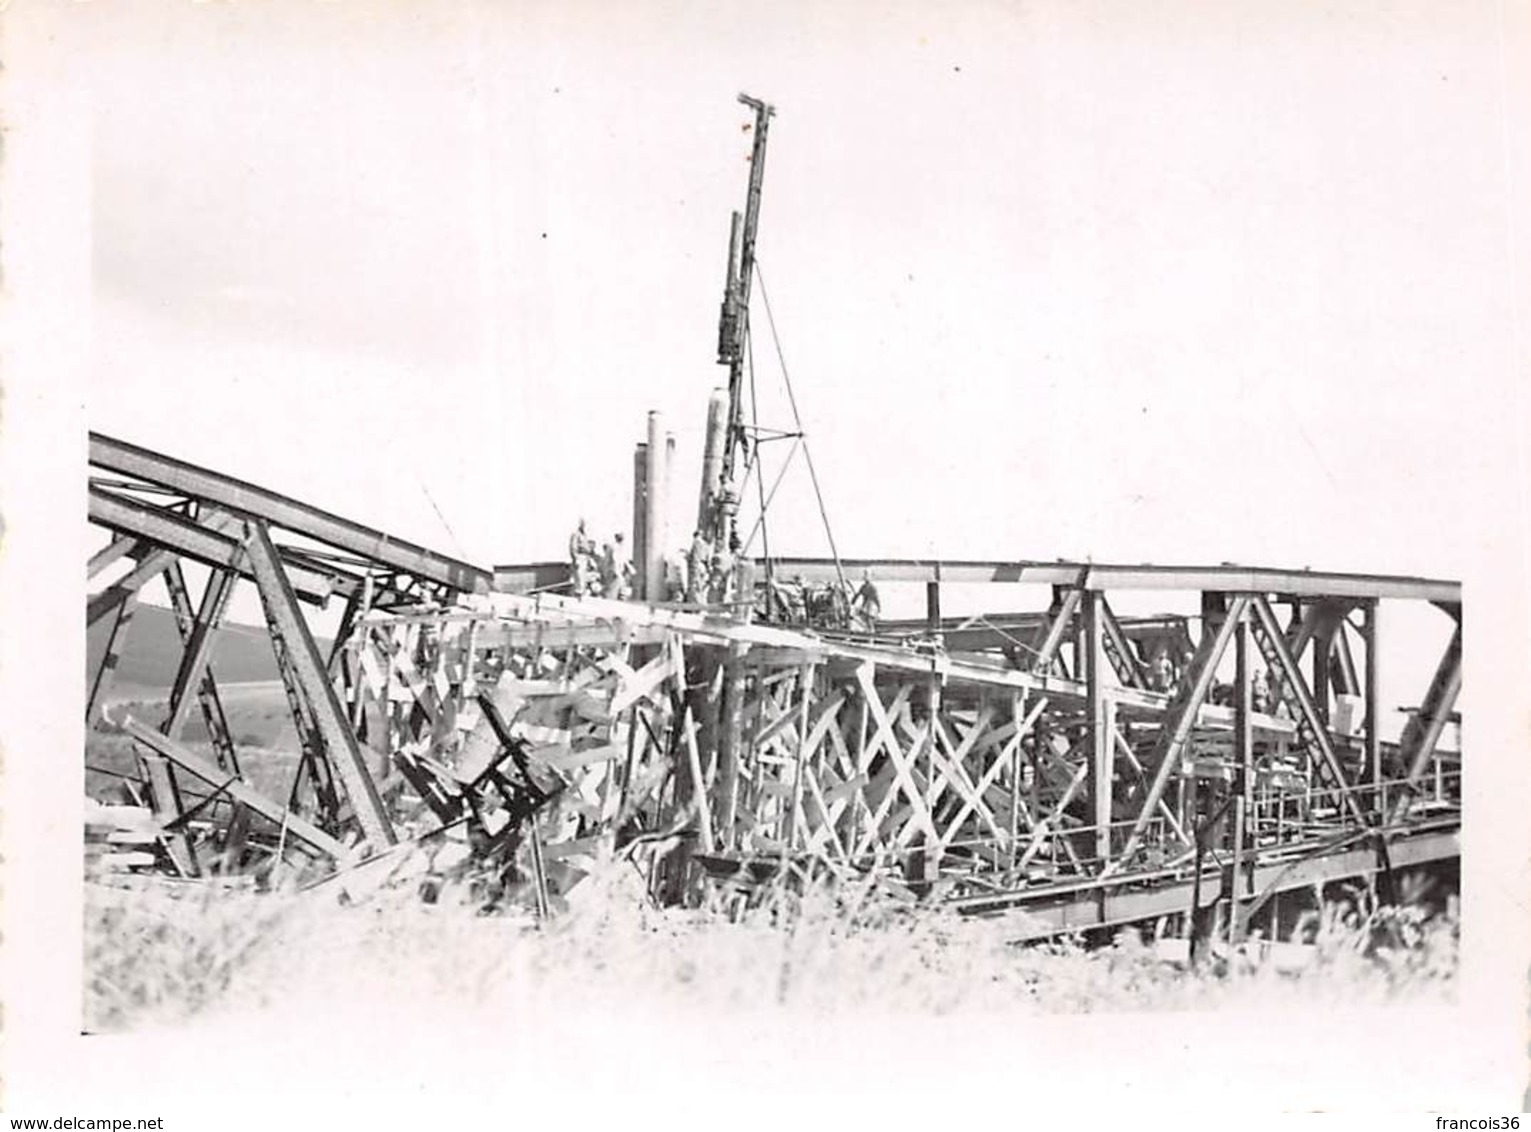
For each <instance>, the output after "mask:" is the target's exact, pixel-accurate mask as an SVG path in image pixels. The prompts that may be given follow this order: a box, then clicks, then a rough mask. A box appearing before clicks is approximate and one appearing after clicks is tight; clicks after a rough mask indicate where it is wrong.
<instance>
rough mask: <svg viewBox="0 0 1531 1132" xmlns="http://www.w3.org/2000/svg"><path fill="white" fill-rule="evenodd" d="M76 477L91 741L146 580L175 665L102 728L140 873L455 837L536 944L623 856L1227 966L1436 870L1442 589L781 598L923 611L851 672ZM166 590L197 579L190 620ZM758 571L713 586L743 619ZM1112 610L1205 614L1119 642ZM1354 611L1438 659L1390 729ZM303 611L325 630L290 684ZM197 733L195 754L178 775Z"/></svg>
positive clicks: (843, 642) (1003, 568)
mask: <svg viewBox="0 0 1531 1132" xmlns="http://www.w3.org/2000/svg"><path fill="white" fill-rule="evenodd" d="M90 464H91V482H90V491H89V500H90V521H91V523H92V524H93V525H94V526H95V527H97V528H99V529H100V530H101V531H103V532H104V533H105V535H106V536H107V542H106V545H105V546H104V547H103V548H102V549H101V550H100V551H99V552H97V553H96V554H94V555H93V556H92V557H91V558H90V560H89V564H88V574H89V576H90V577H91V578H92V579H97V581H96V582H95V583H94V584H95V587H96V589H95V592H93V593H91V594H90V595H89V596H88V597H87V600H86V619H87V623H88V624H89V625H91V626H95V625H98V624H102V629H101V630H100V631H101V633H102V635H103V637H104V641H105V643H104V647H103V648H102V649H101V650H100V651H101V655H100V657H99V660H98V661H97V662H96V663H95V664H94V666H93V668H92V670H91V671H90V672H89V673H87V697H86V701H87V702H86V715H87V720H88V721H92V722H93V721H98V720H100V719H101V718H102V713H103V708H104V706H105V705H106V703H107V699H108V696H109V694H110V688H111V681H112V677H113V672H114V669H115V668H116V665H117V662H118V659H119V657H120V655H121V653H122V649H123V647H124V643H125V640H126V637H127V634H128V632H129V628H130V625H131V623H132V617H133V613H134V610H135V608H136V606H137V603H138V600H139V596H140V594H141V591H142V590H143V588H144V586H145V585H147V584H148V583H149V582H150V581H151V580H153V579H156V578H161V579H163V582H164V585H165V587H166V589H167V591H168V594H169V597H170V601H171V604H172V607H173V610H174V614H175V617H176V621H177V624H178V626H179V630H180V634H181V639H182V642H183V653H182V656H181V660H180V664H179V668H178V671H177V673H176V675H175V678H174V681H173V683H172V684H171V686H170V687H169V688H168V689H166V706H165V710H164V712H163V716H162V718H157V719H135V718H126V719H118V720H116V721H115V722H116V723H117V724H118V725H119V726H120V727H121V728H122V729H123V730H124V731H125V732H126V733H127V734H128V735H130V736H131V739H132V742H133V745H134V749H135V752H136V755H137V768H136V773H133V774H130V775H129V776H128V778H127V779H126V780H125V781H123V782H122V783H121V790H122V797H121V799H120V800H121V801H124V802H128V803H131V804H132V805H133V806H135V807H141V808H142V810H146V811H148V812H149V814H150V815H151V817H150V820H149V823H148V824H149V829H150V837H149V846H148V847H149V849H150V852H149V853H147V854H145V855H144V856H143V857H141V858H139V860H140V861H141V866H135V867H143V868H147V869H149V870H151V871H155V872H158V873H162V874H168V875H171V876H176V877H183V878H218V877H227V876H243V877H249V876H256V877H262V878H267V879H270V878H273V877H275V876H277V875H279V874H281V873H284V872H293V871H296V872H297V873H298V874H299V875H302V876H305V877H309V878H320V877H325V876H333V875H338V874H343V873H345V872H346V871H347V870H353V869H355V868H357V867H358V866H359V865H361V864H362V863H364V862H369V861H382V860H386V859H388V858H390V857H392V856H395V855H397V854H398V853H399V852H400V849H401V848H402V847H403V846H406V845H408V844H411V843H417V842H419V843H429V842H430V841H432V839H440V838H444V837H449V836H461V837H463V838H465V840H466V842H467V844H468V846H469V849H470V851H471V854H472V856H473V858H474V859H475V860H479V861H483V862H499V864H498V866H497V867H498V868H499V870H500V873H501V875H502V876H504V877H505V878H507V881H508V882H515V883H521V884H523V885H524V889H523V890H524V891H528V892H530V893H532V894H533V896H534V897H535V900H536V903H537V906H538V908H539V909H540V910H544V911H545V910H546V909H547V908H548V907H550V905H551V904H552V903H556V898H557V897H558V896H559V895H560V894H562V893H564V892H567V891H569V890H570V889H571V888H572V887H573V886H574V885H576V884H577V883H578V882H579V880H580V879H581V878H582V877H583V876H585V875H586V874H587V873H588V872H589V870H591V869H592V868H593V867H595V862H597V861H598V860H601V859H602V858H606V857H609V856H610V855H611V854H613V853H614V852H617V851H620V850H621V849H622V848H623V847H624V846H628V847H630V846H631V845H633V844H635V843H638V842H646V843H649V844H652V845H655V846H657V847H658V850H659V852H658V854H657V856H656V857H655V860H654V864H653V867H652V868H651V870H650V873H649V879H650V883H651V889H652V892H653V894H654V895H655V896H656V897H657V898H658V899H660V900H662V901H666V902H672V903H681V902H695V901H698V900H701V899H705V898H707V896H708V894H709V893H716V892H717V891H719V890H729V891H739V892H742V893H747V892H748V891H749V890H750V888H751V886H753V885H757V884H758V883H760V881H761V879H762V878H769V877H772V876H780V875H784V874H787V873H793V872H798V873H811V872H813V871H815V870H819V871H826V872H829V873H833V874H837V875H842V876H867V875H873V876H876V877H878V878H879V879H880V880H881V882H882V883H883V884H885V885H886V886H887V887H888V888H889V890H891V891H895V892H899V893H903V894H905V895H907V896H908V897H909V898H910V899H911V900H923V901H927V902H930V903H939V904H943V905H948V906H953V907H956V908H958V909H961V910H963V911H966V912H972V913H987V912H1006V913H1007V914H1010V915H1012V917H1013V918H1014V922H1015V932H1016V935H1017V937H1018V938H1028V937H1041V936H1046V935H1049V934H1056V933H1059V932H1063V931H1071V930H1078V929H1087V928H1093V927H1101V926H1106V925H1112V924H1121V923H1129V922H1134V921H1143V920H1148V919H1151V918H1154V917H1160V916H1165V915H1180V914H1184V913H1186V912H1187V911H1188V910H1189V909H1190V908H1191V905H1192V904H1193V902H1194V904H1195V906H1196V910H1197V912H1201V911H1203V910H1205V909H1207V908H1221V909H1222V912H1223V916H1224V922H1225V924H1226V925H1227V927H1228V929H1229V930H1230V931H1231V932H1232V933H1235V934H1237V933H1239V932H1241V931H1243V930H1244V929H1245V928H1247V926H1248V925H1249V923H1250V921H1251V920H1252V918H1253V917H1254V916H1256V915H1257V914H1258V913H1259V912H1260V910H1261V909H1262V908H1263V907H1265V906H1266V905H1267V903H1268V901H1269V900H1270V898H1271V897H1272V896H1273V895H1275V894H1277V893H1280V892H1282V891H1285V890H1288V889H1294V888H1303V887H1310V886H1312V885H1314V884H1320V883H1324V882H1327V881H1334V880H1339V879H1342V878H1347V877H1355V876H1361V875H1367V874H1372V873H1379V872H1388V871H1390V870H1394V869H1401V868H1409V867H1414V866H1419V865H1425V864H1429V863H1431V862H1442V861H1450V860H1452V859H1454V858H1456V857H1457V855H1458V831H1459V828H1460V807H1461V750H1460V742H1459V741H1458V742H1453V741H1451V737H1452V736H1453V735H1454V734H1455V732H1456V724H1457V717H1456V716H1455V714H1454V708H1455V701H1456V697H1457V694H1458V691H1459V689H1460V685H1461V591H1460V586H1459V585H1458V584H1457V583H1455V582H1448V581H1438V580H1431V579H1424V578H1402V577H1381V576H1372V575H1356V574H1332V573H1320V572H1311V571H1307V570H1302V571H1290V570H1273V569H1261V568H1248V567H1233V566H1225V567H1216V568H1203V567H1189V568H1187V567H1158V566H1113V565H1102V564H1091V563H1061V562H1050V563H1043V562H1026V561H1019V562H918V561H893V560H884V559H858V560H844V559H842V560H840V561H838V562H834V561H828V560H813V559H799V560H792V561H777V562H775V563H774V568H775V570H776V571H777V572H778V573H779V574H789V575H797V576H800V577H802V578H804V579H807V580H809V581H814V580H824V581H828V580H831V579H834V578H843V577H844V575H845V573H847V572H850V573H854V575H855V576H856V577H858V578H859V577H862V576H865V577H868V578H871V579H873V580H874V581H875V582H880V583H884V584H889V585H892V584H898V583H905V584H907V583H922V584H923V585H924V587H925V591H926V617H925V618H924V619H922V620H918V621H910V622H900V623H884V624H881V625H879V626H878V627H877V631H876V632H875V633H864V634H861V635H859V636H853V635H851V634H849V633H834V632H826V631H815V630H813V629H810V628H808V627H805V626H802V625H786V624H779V623H770V622H762V621H760V620H759V619H757V618H756V617H755V615H754V613H753V611H752V609H751V604H752V603H750V602H747V601H746V602H735V603H732V604H721V603H719V604H716V605H710V606H704V607H701V608H697V607H694V606H681V605H674V604H667V603H665V602H656V601H615V600H606V599H601V598H591V597H580V596H571V595H570V594H569V593H568V592H567V590H568V587H569V581H570V569H569V566H568V565H567V564H565V563H561V562H555V563H536V564H529V565H519V566H501V567H494V568H488V567H482V566H476V565H473V564H470V563H466V562H462V561H459V560H457V559H455V558H452V557H450V556H447V555H443V554H439V553H437V552H434V551H431V550H429V549H427V548H424V547H420V546H416V545H414V544H412V543H410V542H407V541H404V540H401V539H397V538H393V537H391V536H388V535H386V534H384V533H382V532H380V531H376V530H372V529H369V528H367V527H364V526H362V525H360V524H357V523H353V522H350V521H348V520H346V519H343V518H341V517H339V516H337V515H334V514H331V513H329V512H326V511H323V510H320V509H318V508H315V507H312V506H309V505H307V504H304V503H301V502H299V501H297V500H294V499H290V498H287V497H285V496H282V495H279V494H277V493H275V492H271V491H268V490H265V489H263V488H260V487H257V486H254V485H252V484H249V483H245V482H242V481H240V480H237V479H233V478H231V477H229V476H225V475H221V474H219V473H217V472H214V471H210V470H207V469H204V468H199V467H195V466H192V465H190V464H186V463H183V462H181V461H178V460H175V459H172V458H170V457H168V456H164V455H161V454H159V453H155V452H151V451H148V450H146V449H143V448H138V447H135V446H133V445H130V444H126V443H124V442H122V441H119V440H114V439H112V438H110V437H106V436H102V435H98V434H92V435H91V438H90ZM188 564H196V565H197V566H198V567H201V568H205V570H206V573H207V582H206V585H205V587H204V588H203V589H202V592H201V593H200V594H193V592H192V590H191V587H190V586H189V584H188V575H187V569H186V567H187V566H188ZM763 565H764V564H763V563H753V564H752V563H749V562H745V563H742V564H741V576H742V577H743V578H744V579H746V582H745V583H744V584H746V585H752V584H753V583H750V582H748V579H749V577H750V575H751V567H752V566H753V567H760V566H763ZM198 573H199V574H200V573H201V571H200V570H199V571H198ZM108 579H109V580H108ZM980 583H981V584H982V585H983V586H984V587H986V588H985V590H984V592H985V593H987V594H992V595H993V601H992V603H991V604H990V605H989V608H990V609H991V610H993V612H989V613H986V614H984V615H982V616H977V617H967V618H951V617H943V616H942V614H941V597H942V593H943V587H950V586H952V585H957V584H961V585H964V586H970V585H976V584H980ZM240 586H253V587H254V589H255V591H256V593H257V594H258V595H259V599H260V604H261V608H262V610H263V611H264V615H265V620H266V629H267V631H268V635H269V639H270V643H271V647H272V652H273V658H274V660H275V663H276V668H277V671H278V673H279V674H280V676H281V681H282V686H283V689H284V691H285V693H286V699H287V705H288V709H289V711H290V713H291V716H292V719H293V722H294V725H295V727H296V734H297V736H298V739H297V744H296V745H297V749H296V750H294V751H293V752H292V756H293V757H292V758H291V760H290V766H291V775H290V781H289V784H288V788H287V789H286V790H285V791H283V792H282V793H281V794H277V793H273V792H272V791H270V790H269V789H268V790H266V791H262V790H260V789H258V788H257V787H256V786H255V784H254V783H253V782H252V781H250V779H249V777H248V776H247V775H245V774H243V773H242V772H241V768H240V756H241V749H240V746H239V744H237V743H236V742H235V741H234V739H233V738H232V736H231V734H230V728H229V725H228V722H227V719H226V716H225V712H224V708H223V705H222V701H221V699H220V688H219V682H218V679H217V676H216V674H215V671H214V669H215V665H214V664H213V663H212V659H211V654H212V645H213V642H214V640H215V637H216V633H217V630H218V627H219V626H220V625H221V624H222V622H223V619H224V615H225V611H226V609H227V607H228V603H229V599H230V596H231V594H232V593H233V592H234V591H235V590H236V588H237V587H240ZM1135 591H1142V592H1147V593H1153V594H1155V595H1156V596H1163V597H1164V598H1165V599H1166V602H1169V601H1170V599H1172V598H1178V599H1180V600H1181V601H1182V602H1184V600H1185V599H1186V598H1187V597H1190V598H1193V599H1194V601H1195V603H1196V609H1197V610H1198V611H1197V612H1196V613H1193V614H1185V613H1178V614H1177V613H1171V614H1160V615H1155V616H1149V617H1143V616H1128V615H1126V614H1125V613H1124V614H1121V615H1119V614H1118V609H1117V607H1118V605H1122V606H1123V607H1124V608H1125V606H1126V605H1127V604H1130V603H1131V602H1132V601H1133V600H1136V601H1138V602H1141V600H1142V597H1141V594H1140V595H1139V596H1138V597H1137V598H1136V599H1130V598H1129V597H1128V596H1127V595H1131V594H1133V593H1134V592H1135ZM1382 601H1389V602H1392V601H1399V602H1412V603H1421V604H1424V605H1427V606H1428V607H1430V608H1432V609H1433V610H1435V611H1436V612H1437V613H1438V615H1439V616H1440V617H1442V618H1445V619H1446V620H1447V623H1448V626H1449V630H1450V639H1449V643H1448V644H1447V646H1446V648H1445V651H1444V653H1443V655H1442V656H1441V657H1440V660H1439V663H1438V664H1437V665H1436V668H1435V674H1434V677H1433V678H1432V679H1431V681H1430V682H1429V685H1428V686H1427V687H1426V688H1424V689H1422V690H1421V694H1420V696H1419V698H1418V700H1417V705H1418V706H1417V707H1414V708H1412V709H1410V710H1408V711H1407V713H1406V714H1404V715H1403V716H1401V717H1400V716H1396V714H1395V713H1384V712H1383V710H1382V705H1381V703H1380V702H1379V688H1378V671H1379V668H1380V662H1379V656H1380V655H1382V653H1383V652H1384V633H1385V631H1386V630H1387V628H1388V622H1386V621H1384V620H1382V619H1379V616H1378V607H1379V603H1380V602H1382ZM326 608H328V609H330V610H332V611H333V610H337V609H338V611H339V613H340V621H339V629H338V632H336V633H335V634H334V635H333V639H332V643H330V644H329V647H327V648H323V649H321V647H320V643H319V642H320V640H321V637H320V636H319V635H318V634H316V633H315V631H314V624H315V621H314V619H315V617H316V616H317V615H318V613H319V611H322V610H325V609H326ZM328 616H330V617H333V612H332V613H331V614H329V615H328ZM1165 658H1173V661H1172V663H1166V661H1165ZM193 712H195V713H197V714H198V715H199V716H200V718H201V720H202V721H203V723H204V724H205V726H206V732H207V735H208V740H207V742H206V743H205V744H202V743H198V744H192V743H190V742H188V741H187V740H186V739H185V732H186V729H187V725H188V722H189V721H190V720H191V718H192V714H193ZM1389 718H1397V719H1399V721H1400V722H1401V723H1402V726H1401V727H1400V728H1398V729H1397V732H1396V733H1390V732H1389V727H1388V726H1387V719H1389ZM1192 918H1193V919H1194V917H1192Z"/></svg>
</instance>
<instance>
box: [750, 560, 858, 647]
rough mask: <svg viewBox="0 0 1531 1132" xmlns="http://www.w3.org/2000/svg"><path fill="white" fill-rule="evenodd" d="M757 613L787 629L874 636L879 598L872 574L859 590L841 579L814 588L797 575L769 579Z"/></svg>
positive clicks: (759, 598) (758, 603)
mask: <svg viewBox="0 0 1531 1132" xmlns="http://www.w3.org/2000/svg"><path fill="white" fill-rule="evenodd" d="M756 612H757V613H758V614H759V615H760V616H761V617H763V618H765V619H767V620H772V621H776V622H779V623H784V624H789V625H806V626H809V627H811V628H815V629H838V630H849V631H851V632H860V633H875V632H876V631H877V619H878V618H879V617H880V616H881V615H882V597H881V595H880V594H879V593H878V592H877V586H876V584H875V583H874V582H873V581H872V576H871V574H863V575H862V580H861V585H860V587H859V588H857V587H854V586H852V584H851V582H850V581H849V580H848V579H844V578H842V579H840V580H838V581H834V582H827V583H825V584H824V585H822V586H815V585H811V584H809V583H808V582H807V581H806V580H805V579H804V578H803V576H802V575H801V574H798V575H795V576H794V577H793V578H792V579H791V580H789V581H785V582H784V581H782V580H780V579H778V578H773V579H771V582H770V584H769V586H768V587H766V588H764V589H763V591H762V593H761V594H760V595H759V597H758V599H757V603H756Z"/></svg>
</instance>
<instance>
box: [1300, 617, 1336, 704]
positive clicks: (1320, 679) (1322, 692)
mask: <svg viewBox="0 0 1531 1132" xmlns="http://www.w3.org/2000/svg"><path fill="white" fill-rule="evenodd" d="M1319 606H1320V608H1321V610H1322V612H1321V613H1320V614H1319V624H1318V630H1317V632H1316V633H1315V634H1314V639H1313V683H1312V687H1313V706H1314V708H1316V709H1317V711H1318V718H1319V720H1320V721H1321V723H1322V724H1323V726H1324V728H1325V729H1327V728H1328V727H1329V719H1330V713H1329V701H1330V693H1331V692H1332V691H1333V687H1332V680H1331V676H1330V669H1331V665H1330V660H1331V658H1332V657H1333V656H1334V634H1335V633H1336V632H1337V631H1338V630H1339V625H1338V623H1337V621H1336V620H1335V617H1334V613H1333V610H1332V609H1331V608H1330V604H1329V603H1328V602H1327V601H1321V602H1320V603H1319ZM1299 659H1300V658H1299Z"/></svg>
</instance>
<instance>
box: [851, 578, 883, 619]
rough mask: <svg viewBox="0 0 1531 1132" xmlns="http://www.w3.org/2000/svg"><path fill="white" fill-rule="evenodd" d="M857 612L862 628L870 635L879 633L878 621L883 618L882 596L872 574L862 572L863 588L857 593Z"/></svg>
mask: <svg viewBox="0 0 1531 1132" xmlns="http://www.w3.org/2000/svg"><path fill="white" fill-rule="evenodd" d="M855 612H856V617H857V620H858V621H860V623H861V627H862V628H863V629H865V630H866V631H867V632H868V633H875V632H877V619H878V618H879V617H881V616H882V595H881V594H879V593H878V592H877V586H876V585H875V584H874V583H873V581H872V572H871V571H870V570H863V571H862V572H861V588H860V589H859V590H857V591H856V603H855Z"/></svg>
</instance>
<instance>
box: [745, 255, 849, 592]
mask: <svg viewBox="0 0 1531 1132" xmlns="http://www.w3.org/2000/svg"><path fill="white" fill-rule="evenodd" d="M754 267H755V278H756V279H758V280H759V281H760V298H761V299H762V300H763V301H764V303H765V312H766V322H767V324H768V325H769V326H770V328H771V342H772V344H773V345H775V347H776V360H777V362H778V364H780V366H781V377H782V382H783V383H784V384H785V385H786V387H787V402H788V403H789V404H790V405H791V406H792V420H793V422H794V424H795V425H796V427H797V433H798V438H799V439H800V440H801V441H802V445H803V458H804V459H805V460H806V461H807V463H808V479H809V480H810V481H811V482H812V484H813V497H814V499H815V500H816V501H817V502H818V505H819V518H820V520H822V521H823V523H824V535H825V537H826V538H827V539H829V553H830V556H831V557H833V558H834V561H835V575H836V576H837V577H838V578H839V579H840V585H841V586H842V587H843V586H844V585H845V568H844V567H843V566H842V565H841V564H840V551H839V549H838V548H837V547H836V546H835V533H834V531H832V530H831V529H830V526H829V512H828V510H826V508H825V506H824V493H823V492H822V491H821V490H819V476H818V473H817V472H815V471H814V467H813V453H812V452H811V451H810V450H809V448H808V434H807V433H806V432H804V431H803V418H802V416H801V414H799V413H798V411H797V396H796V395H795V394H794V393H793V391H792V377H791V375H790V374H788V372H787V359H786V356H785V355H784V354H783V353H782V349H781V338H780V336H779V335H778V334H777V333H776V316H775V315H773V314H772V313H771V296H770V295H769V294H768V293H767V292H766V282H765V273H764V272H763V271H761V269H760V260H759V259H758V258H756V260H755V263H754ZM752 376H753V374H752Z"/></svg>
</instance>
